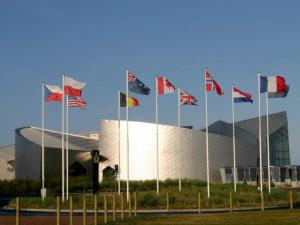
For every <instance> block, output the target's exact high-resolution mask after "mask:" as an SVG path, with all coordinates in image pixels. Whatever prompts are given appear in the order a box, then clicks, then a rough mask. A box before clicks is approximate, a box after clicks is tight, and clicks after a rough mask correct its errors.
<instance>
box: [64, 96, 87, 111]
mask: <svg viewBox="0 0 300 225" xmlns="http://www.w3.org/2000/svg"><path fill="white" fill-rule="evenodd" d="M69 98H71V99H68V107H70V108H76V107H78V108H81V109H85V108H86V101H84V100H83V99H82V98H80V97H77V96H72V95H70V96H69Z"/></svg>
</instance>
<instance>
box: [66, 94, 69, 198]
mask: <svg viewBox="0 0 300 225" xmlns="http://www.w3.org/2000/svg"><path fill="white" fill-rule="evenodd" d="M68 102H69V95H67V100H66V106H67V109H66V133H67V136H66V197H67V200H68V199H69V105H68V104H69V103H68Z"/></svg>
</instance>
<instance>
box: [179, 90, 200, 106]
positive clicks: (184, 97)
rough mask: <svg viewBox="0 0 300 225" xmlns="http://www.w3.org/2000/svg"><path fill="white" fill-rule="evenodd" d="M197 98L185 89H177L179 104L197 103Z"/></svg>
mask: <svg viewBox="0 0 300 225" xmlns="http://www.w3.org/2000/svg"><path fill="white" fill-rule="evenodd" d="M197 103H198V100H197V98H195V97H194V96H192V95H191V94H189V93H188V92H186V91H183V90H181V89H179V104H180V105H197Z"/></svg>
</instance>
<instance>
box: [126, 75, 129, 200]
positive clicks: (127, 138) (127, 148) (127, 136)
mask: <svg viewBox="0 0 300 225" xmlns="http://www.w3.org/2000/svg"><path fill="white" fill-rule="evenodd" d="M128 92H129V90H128V69H127V70H126V97H127V96H128ZM126 100H127V99H126ZM126 140H127V141H126V150H127V154H126V155H127V163H126V164H127V184H126V187H127V202H129V135H128V101H126Z"/></svg>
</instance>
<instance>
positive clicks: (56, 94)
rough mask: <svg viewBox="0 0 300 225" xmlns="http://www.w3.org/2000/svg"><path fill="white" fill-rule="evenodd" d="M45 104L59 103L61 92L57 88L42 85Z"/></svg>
mask: <svg viewBox="0 0 300 225" xmlns="http://www.w3.org/2000/svg"><path fill="white" fill-rule="evenodd" d="M44 90H45V102H61V101H62V96H63V90H62V89H61V88H60V87H59V86H53V85H44Z"/></svg>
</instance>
